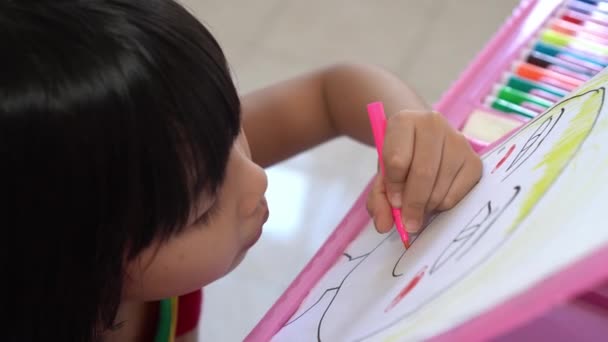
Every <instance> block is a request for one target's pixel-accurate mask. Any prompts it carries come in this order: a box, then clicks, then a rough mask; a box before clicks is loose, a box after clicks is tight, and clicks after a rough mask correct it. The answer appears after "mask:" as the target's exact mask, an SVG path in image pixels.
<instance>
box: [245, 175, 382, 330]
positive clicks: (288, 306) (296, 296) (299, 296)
mask: <svg viewBox="0 0 608 342" xmlns="http://www.w3.org/2000/svg"><path fill="white" fill-rule="evenodd" d="M370 188H371V181H370V183H369V184H368V185H367V186H366V188H365V190H364V191H363V192H362V193H361V195H360V196H359V198H357V200H356V201H355V203H354V204H353V206H352V207H351V209H350V210H349V211H348V213H347V214H346V215H345V216H344V218H343V219H342V221H341V222H340V224H338V226H337V227H336V229H335V230H334V231H333V233H332V234H331V235H330V236H329V237H328V238H327V240H326V242H325V243H324V244H323V246H322V247H321V248H320V249H319V250H318V251H317V253H315V255H314V257H313V258H312V259H311V260H310V261H309V262H308V264H307V265H306V266H305V267H304V269H303V270H302V271H301V272H300V274H299V275H298V276H297V277H296V279H295V280H294V281H293V282H292V283H291V285H290V286H289V287H288V288H287V290H285V292H284V293H283V294H282V295H281V296H280V297H279V299H278V300H277V301H276V302H275V304H274V305H273V306H272V307H271V308H270V310H269V311H268V312H267V313H266V315H264V317H263V318H262V320H261V321H260V322H259V323H258V325H257V326H256V327H255V328H254V329H253V330H252V331H251V332H250V333H249V335H247V337H246V338H245V339H244V341H268V340H270V339H271V338H272V336H274V335H275V334H276V333H277V332H278V331H279V330H280V329H281V327H282V326H283V324H284V323H285V322H287V320H289V318H290V317H291V316H292V315H293V314H294V312H295V311H296V310H297V309H298V307H299V306H300V303H302V301H303V300H304V299H305V298H306V296H307V295H308V293H309V292H310V290H311V289H312V288H313V287H314V286H315V285H316V284H317V283H318V282H319V280H321V278H322V277H323V275H325V273H326V272H327V271H328V270H329V269H330V268H331V267H332V266H333V265H334V264H335V262H336V260H338V258H339V257H340V256H341V255H342V252H343V251H344V250H345V249H346V247H348V245H349V244H350V243H351V242H352V241H353V240H354V239H355V238H356V237H357V235H359V233H361V231H362V230H363V228H364V227H365V226H366V225H367V224H368V223H369V221H370V217H369V215H368V213H367V211H366V210H365V205H366V200H367V194H368V192H369V190H370Z"/></svg>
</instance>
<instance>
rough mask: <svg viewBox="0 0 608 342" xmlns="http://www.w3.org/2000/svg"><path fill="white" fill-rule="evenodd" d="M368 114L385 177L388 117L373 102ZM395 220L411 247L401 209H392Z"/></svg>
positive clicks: (369, 106) (407, 245) (403, 237)
mask: <svg viewBox="0 0 608 342" xmlns="http://www.w3.org/2000/svg"><path fill="white" fill-rule="evenodd" d="M367 114H368V116H369V121H370V124H371V126H372V133H373V134H374V142H375V143H376V150H377V151H378V160H379V161H380V168H381V170H382V175H384V174H385V173H384V161H383V160H382V147H383V146H384V134H385V132H386V116H385V114H384V105H383V104H382V102H373V103H370V104H368V105H367ZM392 213H393V220H394V221H395V226H396V227H397V231H398V232H399V236H401V241H403V245H404V246H405V248H409V247H410V239H409V236H408V235H407V232H406V231H405V226H404V225H403V221H402V220H401V209H400V208H392Z"/></svg>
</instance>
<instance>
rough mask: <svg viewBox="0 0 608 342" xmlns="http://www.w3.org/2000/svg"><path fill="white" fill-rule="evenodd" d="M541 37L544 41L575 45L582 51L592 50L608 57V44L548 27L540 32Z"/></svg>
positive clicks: (567, 45) (560, 44)
mask: <svg viewBox="0 0 608 342" xmlns="http://www.w3.org/2000/svg"><path fill="white" fill-rule="evenodd" d="M540 39H541V41H542V42H543V43H547V44H553V45H557V46H559V47H573V48H575V49H578V50H581V51H585V52H591V53H593V54H595V55H600V56H604V57H608V46H605V45H602V44H599V43H596V42H592V41H589V40H585V39H582V38H576V37H573V36H568V35H566V34H563V33H559V32H557V31H554V30H550V29H547V30H544V31H542V32H541V34H540Z"/></svg>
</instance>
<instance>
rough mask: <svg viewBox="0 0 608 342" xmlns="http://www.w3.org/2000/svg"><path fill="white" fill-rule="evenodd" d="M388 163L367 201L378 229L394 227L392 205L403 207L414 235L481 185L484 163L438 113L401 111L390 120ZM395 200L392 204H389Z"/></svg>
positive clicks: (388, 125)
mask: <svg viewBox="0 0 608 342" xmlns="http://www.w3.org/2000/svg"><path fill="white" fill-rule="evenodd" d="M383 160H384V167H385V172H386V177H383V176H382V174H381V172H380V171H379V172H378V174H377V175H376V178H375V180H374V184H373V187H372V190H371V192H370V194H369V197H368V200H367V209H368V211H369V213H370V215H371V216H372V217H373V219H374V224H375V226H376V229H377V230H378V231H379V232H381V233H384V232H388V231H389V230H390V229H391V228H392V226H393V217H392V215H391V205H392V206H393V207H395V208H402V209H401V215H402V219H403V223H404V225H405V227H406V229H407V230H408V232H411V233H416V232H418V231H419V230H420V228H421V225H422V222H423V221H424V217H425V215H426V214H428V213H431V212H433V211H435V210H446V209H450V208H452V207H454V206H455V205H456V204H457V203H458V202H460V200H461V199H462V198H463V197H464V196H465V195H466V194H467V193H468V192H469V191H470V190H471V189H472V188H473V186H475V184H477V182H478V181H479V178H480V177H481V171H482V163H481V160H480V158H479V156H478V155H477V154H476V153H475V152H474V151H473V149H472V148H471V146H470V145H469V143H468V142H467V140H466V139H465V137H464V136H463V135H462V134H461V133H460V132H458V131H456V130H455V129H453V128H452V127H451V126H450V125H449V123H448V122H447V120H446V119H445V118H444V117H443V116H442V115H441V114H439V113H436V112H414V111H401V112H399V113H397V114H395V115H392V116H390V117H389V118H388V119H387V127H386V135H385V140H384V150H383ZM389 201H390V202H389Z"/></svg>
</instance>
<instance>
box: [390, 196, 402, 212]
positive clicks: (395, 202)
mask: <svg viewBox="0 0 608 342" xmlns="http://www.w3.org/2000/svg"><path fill="white" fill-rule="evenodd" d="M389 201H390V202H391V205H392V206H393V207H395V208H401V194H399V193H394V194H392V195H391V197H390V198H389Z"/></svg>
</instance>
